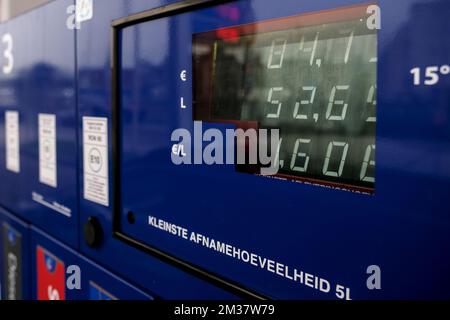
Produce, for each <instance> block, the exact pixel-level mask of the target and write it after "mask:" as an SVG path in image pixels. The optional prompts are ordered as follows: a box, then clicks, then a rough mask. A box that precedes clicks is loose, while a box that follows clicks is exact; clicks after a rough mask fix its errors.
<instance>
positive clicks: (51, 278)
mask: <svg viewBox="0 0 450 320" xmlns="http://www.w3.org/2000/svg"><path fill="white" fill-rule="evenodd" d="M36 260H37V261H36V262H37V290H38V300H65V299H66V290H65V288H66V279H65V278H66V277H65V275H66V273H65V267H64V262H62V261H61V260H60V259H58V258H57V257H55V256H54V255H52V254H51V253H49V252H48V251H46V250H45V249H43V248H42V247H39V246H38V247H37V259H36Z"/></svg>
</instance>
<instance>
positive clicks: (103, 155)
mask: <svg viewBox="0 0 450 320" xmlns="http://www.w3.org/2000/svg"><path fill="white" fill-rule="evenodd" d="M83 164H84V166H83V167H84V178H83V179H84V198H85V199H86V200H90V201H93V202H96V203H99V204H102V205H104V206H109V170H108V119H107V118H94V117H83Z"/></svg>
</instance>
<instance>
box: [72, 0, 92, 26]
mask: <svg viewBox="0 0 450 320" xmlns="http://www.w3.org/2000/svg"><path fill="white" fill-rule="evenodd" d="M93 16H94V5H93V3H92V0H77V6H76V20H77V22H83V21H87V20H91V19H92V17H93Z"/></svg>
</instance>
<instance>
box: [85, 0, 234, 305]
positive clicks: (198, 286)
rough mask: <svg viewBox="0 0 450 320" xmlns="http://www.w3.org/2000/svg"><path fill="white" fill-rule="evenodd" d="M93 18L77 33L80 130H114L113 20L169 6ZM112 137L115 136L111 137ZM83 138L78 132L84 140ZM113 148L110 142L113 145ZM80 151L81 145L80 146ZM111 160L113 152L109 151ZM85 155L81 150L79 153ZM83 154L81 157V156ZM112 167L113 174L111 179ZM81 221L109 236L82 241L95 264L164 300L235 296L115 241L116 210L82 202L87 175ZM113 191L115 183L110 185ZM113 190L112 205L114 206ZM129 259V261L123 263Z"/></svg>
mask: <svg viewBox="0 0 450 320" xmlns="http://www.w3.org/2000/svg"><path fill="white" fill-rule="evenodd" d="M93 3H94V18H93V19H92V20H89V21H85V22H83V23H82V25H81V29H80V30H79V31H78V32H77V50H78V51H77V61H78V79H79V89H78V96H79V114H80V118H79V124H80V127H79V129H82V117H86V116H94V117H107V118H108V120H109V122H108V124H109V132H111V121H110V120H111V117H110V115H111V71H110V62H111V61H110V46H111V42H110V32H111V30H110V28H111V21H112V20H114V19H118V18H121V17H124V16H128V15H130V14H133V13H137V12H140V11H143V10H146V9H150V8H155V7H157V6H161V5H164V4H167V3H168V2H165V1H144V0H138V1H133V2H130V1H122V0H120V1H107V2H106V1H103V2H102V1H94V2H93ZM110 136H111V135H110ZM81 138H82V136H81V133H80V139H81ZM109 146H111V144H109ZM80 148H82V145H80ZM109 152H110V156H109V158H110V159H111V149H109ZM80 153H82V149H80ZM80 156H82V155H80ZM111 168H112V166H111V164H110V165H109V170H110V171H109V176H110V177H112V172H111ZM80 179H81V184H82V185H81V186H80V192H81V194H80V214H81V223H84V222H86V221H87V219H88V217H89V216H94V217H96V218H98V219H99V221H100V223H101V225H102V227H103V232H104V234H105V235H106V236H105V237H104V242H103V243H102V244H101V245H100V247H99V248H96V249H92V248H90V247H88V246H87V245H85V244H84V242H82V245H81V246H82V252H83V253H84V254H86V255H87V256H88V257H90V258H92V259H93V260H95V261H97V262H99V263H102V264H103V265H107V266H108V267H109V268H110V269H111V270H113V271H114V272H117V273H119V274H121V275H122V276H124V277H126V278H127V279H129V280H131V281H133V282H136V283H139V285H140V286H141V287H144V288H147V289H148V290H151V291H152V292H154V293H155V294H156V295H158V296H159V297H162V298H172V299H176V298H178V299H180V298H186V299H195V298H203V299H220V298H222V299H235V296H234V295H232V294H230V293H228V292H226V291H224V290H222V289H219V288H216V287H215V286H214V285H211V284H209V283H208V282H207V281H204V280H199V279H197V278H196V277H194V276H192V275H190V274H188V273H186V272H184V271H182V270H180V269H178V268H176V267H173V266H171V265H168V264H166V263H164V262H162V261H161V260H159V259H156V258H154V257H152V256H149V255H148V254H147V253H145V252H143V251H140V250H137V249H136V248H134V247H133V246H130V245H129V244H125V243H124V242H122V241H120V240H118V239H116V238H114V237H111V234H112V231H113V230H112V212H111V207H109V206H108V207H106V206H103V205H100V204H96V203H94V202H91V201H87V200H86V199H84V198H83V187H84V185H83V182H82V181H83V172H80ZM109 190H111V191H112V179H110V181H109ZM112 199H113V198H112V192H110V201H109V203H111V202H112ZM124 257H126V259H124Z"/></svg>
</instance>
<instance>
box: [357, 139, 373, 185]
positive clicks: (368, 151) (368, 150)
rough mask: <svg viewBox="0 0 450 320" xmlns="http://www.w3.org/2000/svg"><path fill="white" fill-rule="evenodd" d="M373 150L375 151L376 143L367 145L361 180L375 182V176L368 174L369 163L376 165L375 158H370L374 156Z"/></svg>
mask: <svg viewBox="0 0 450 320" xmlns="http://www.w3.org/2000/svg"><path fill="white" fill-rule="evenodd" d="M372 151H375V145H374V144H372V145H370V146H367V148H366V153H365V155H364V161H363V164H362V168H361V173H360V175H359V176H360V179H361V181H366V182H375V178H374V177H369V176H367V169H368V167H369V165H370V166H373V167H374V166H375V160H370V158H371V157H372Z"/></svg>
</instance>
